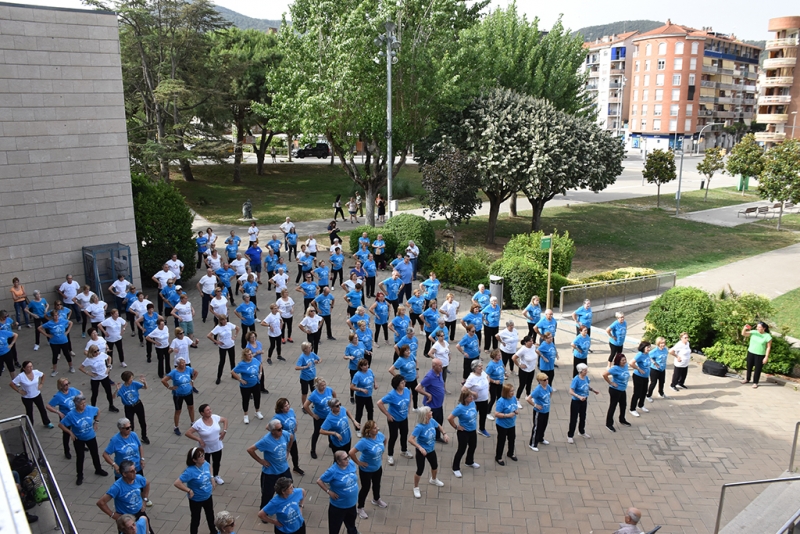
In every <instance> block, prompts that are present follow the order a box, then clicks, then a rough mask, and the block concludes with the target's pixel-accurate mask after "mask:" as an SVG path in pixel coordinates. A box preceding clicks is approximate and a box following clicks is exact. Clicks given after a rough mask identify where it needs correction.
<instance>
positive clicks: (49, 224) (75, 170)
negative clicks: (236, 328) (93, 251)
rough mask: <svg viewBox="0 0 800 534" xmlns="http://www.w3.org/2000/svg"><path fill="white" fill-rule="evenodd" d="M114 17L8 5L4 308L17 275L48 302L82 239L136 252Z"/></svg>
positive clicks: (1, 251)
mask: <svg viewBox="0 0 800 534" xmlns="http://www.w3.org/2000/svg"><path fill="white" fill-rule="evenodd" d="M127 145H128V139H127V132H126V124H125V107H124V99H123V89H122V70H121V66H120V48H119V33H118V24H117V17H116V15H115V14H114V13H109V12H100V11H89V10H70V9H56V8H41V7H37V6H25V5H17V4H6V3H0V308H2V309H7V310H9V311H11V310H12V309H13V305H12V303H11V298H10V293H9V291H8V288H9V287H10V286H11V280H12V278H13V277H15V276H17V277H19V279H20V281H21V282H22V284H23V285H24V286H25V289H26V291H27V293H28V295H29V296H30V295H31V294H32V293H33V290H34V289H39V290H40V291H42V295H43V296H44V297H45V298H46V299H47V300H48V302H50V303H52V302H53V299H54V298H55V297H56V293H55V291H54V288H55V286H57V285H58V284H60V283H61V282H62V281H63V280H64V277H65V275H66V274H67V273H71V274H73V276H74V278H75V280H76V281H78V282H79V283H81V284H82V283H83V282H84V275H83V263H82V258H81V247H83V246H87V245H100V244H105V243H115V242H120V243H123V244H126V245H129V246H130V247H131V249H132V250H131V252H132V263H133V273H134V277H135V278H136V279H135V280H134V283H135V284H139V280H138V277H139V260H138V253H137V250H136V228H135V224H134V215H133V198H132V196H131V180H130V166H129V162H128V146H127Z"/></svg>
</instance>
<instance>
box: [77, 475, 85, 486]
mask: <svg viewBox="0 0 800 534" xmlns="http://www.w3.org/2000/svg"><path fill="white" fill-rule="evenodd" d="M75 484H76V485H78V486H80V485H81V484H83V477H78V480H76V481H75Z"/></svg>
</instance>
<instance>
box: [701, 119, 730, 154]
mask: <svg viewBox="0 0 800 534" xmlns="http://www.w3.org/2000/svg"><path fill="white" fill-rule="evenodd" d="M724 125H725V123H724V122H712V123H711V124H706V125H705V126H703V127H702V128H701V129H700V134H698V136H697V150H695V154H699V153H700V138H701V137H703V132H704V131H706V128H708V127H710V126H724Z"/></svg>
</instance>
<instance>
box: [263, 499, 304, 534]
mask: <svg viewBox="0 0 800 534" xmlns="http://www.w3.org/2000/svg"><path fill="white" fill-rule="evenodd" d="M302 500H303V490H302V489H300V488H295V489H294V491H293V492H292V494H291V495H289V496H288V497H286V498H283V497H281V496H280V495H275V496H274V497H273V498H272V499H271V500H270V501H269V502H268V503H267V505H266V506H265V507H264V508H262V509H261V510H262V511H263V512H264V513H265V514H267V515H274V516H275V519H277V520H278V522H279V523H280V524H281V525H283V526H282V527H280V528H278V527H275V530H277V531H278V532H284V533H287V534H289V533H291V532H297V531H298V530H300V527H302V526H303V523H305V521H304V520H303V511H302V509H301V508H300V501H302Z"/></svg>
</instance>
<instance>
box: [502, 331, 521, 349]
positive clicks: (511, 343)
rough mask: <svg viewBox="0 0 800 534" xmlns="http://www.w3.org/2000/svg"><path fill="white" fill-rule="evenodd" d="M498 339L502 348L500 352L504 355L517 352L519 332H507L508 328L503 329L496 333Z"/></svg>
mask: <svg viewBox="0 0 800 534" xmlns="http://www.w3.org/2000/svg"><path fill="white" fill-rule="evenodd" d="M497 335H498V336H499V337H500V343H501V344H502V346H501V347H500V350H501V351H503V352H505V353H506V354H514V353H515V352H517V346H518V345H519V332H517V329H516V328H512V329H511V331H510V332H509V331H508V328H503V329H502V330H501V331H500V332H498V333H497Z"/></svg>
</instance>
